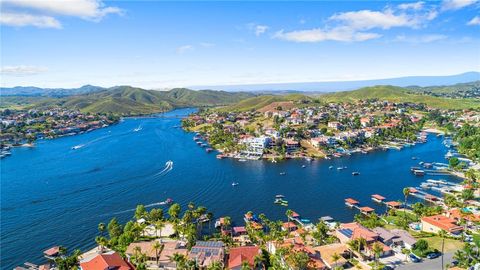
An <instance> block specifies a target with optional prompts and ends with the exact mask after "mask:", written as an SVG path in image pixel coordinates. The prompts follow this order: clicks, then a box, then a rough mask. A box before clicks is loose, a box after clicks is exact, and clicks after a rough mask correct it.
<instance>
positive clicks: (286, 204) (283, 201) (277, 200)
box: [273, 199, 288, 206]
mask: <svg viewBox="0 0 480 270" xmlns="http://www.w3.org/2000/svg"><path fill="white" fill-rule="evenodd" d="M273 203H274V204H280V205H283V206H288V201H286V200H284V199H275V201H273Z"/></svg>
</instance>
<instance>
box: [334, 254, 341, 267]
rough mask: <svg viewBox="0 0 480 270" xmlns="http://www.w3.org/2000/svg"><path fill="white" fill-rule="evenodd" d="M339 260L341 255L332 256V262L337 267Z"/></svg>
mask: <svg viewBox="0 0 480 270" xmlns="http://www.w3.org/2000/svg"><path fill="white" fill-rule="evenodd" d="M338 260H340V255H338V254H337V253H333V255H332V261H333V264H334V265H335V266H337V262H338Z"/></svg>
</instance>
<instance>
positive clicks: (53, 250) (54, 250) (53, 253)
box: [43, 246, 60, 256]
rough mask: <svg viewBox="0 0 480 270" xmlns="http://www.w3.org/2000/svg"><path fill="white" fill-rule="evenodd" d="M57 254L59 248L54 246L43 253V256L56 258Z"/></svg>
mask: <svg viewBox="0 0 480 270" xmlns="http://www.w3.org/2000/svg"><path fill="white" fill-rule="evenodd" d="M59 252H60V247H59V246H55V247H51V248H49V249H47V250H45V251H44V252H43V254H45V255H47V256H56V255H58V253H59Z"/></svg>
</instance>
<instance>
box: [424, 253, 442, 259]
mask: <svg viewBox="0 0 480 270" xmlns="http://www.w3.org/2000/svg"><path fill="white" fill-rule="evenodd" d="M441 255H442V253H441V252H438V251H434V252H431V253H428V254H427V258H429V259H430V260H431V259H435V258H438V257H440V256H441Z"/></svg>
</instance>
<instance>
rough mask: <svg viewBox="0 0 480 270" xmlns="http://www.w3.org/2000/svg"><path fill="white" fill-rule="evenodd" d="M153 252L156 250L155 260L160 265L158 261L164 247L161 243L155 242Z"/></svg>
mask: <svg viewBox="0 0 480 270" xmlns="http://www.w3.org/2000/svg"><path fill="white" fill-rule="evenodd" d="M152 248H153V250H155V259H156V261H157V265H158V259H160V253H161V252H162V249H163V245H162V244H160V242H159V241H155V242H154V243H153V245H152Z"/></svg>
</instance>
